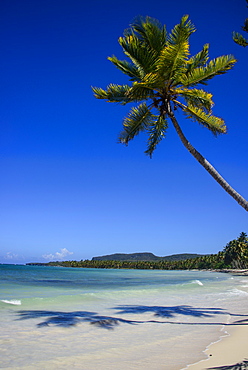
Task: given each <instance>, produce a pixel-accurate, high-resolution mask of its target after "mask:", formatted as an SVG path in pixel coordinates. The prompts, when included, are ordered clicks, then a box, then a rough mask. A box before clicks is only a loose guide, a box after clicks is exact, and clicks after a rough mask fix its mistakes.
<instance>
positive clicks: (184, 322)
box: [0, 265, 248, 370]
mask: <svg viewBox="0 0 248 370" xmlns="http://www.w3.org/2000/svg"><path fill="white" fill-rule="evenodd" d="M0 281H1V285H0V313H1V316H0V317H1V335H0V368H4V369H68V368H73V369H87V370H88V369H97V368H100V369H103V370H105V369H106V370H109V369H120V370H121V369H131V370H132V369H148V368H149V369H156V370H157V369H168V370H179V369H182V368H184V367H185V366H186V365H187V364H190V363H193V362H196V361H198V360H200V359H201V358H204V354H203V351H204V349H205V348H206V346H207V345H209V344H210V343H211V342H213V341H216V340H218V339H219V337H220V336H221V335H224V332H223V325H224V324H226V323H229V324H231V323H233V322H235V321H237V320H241V319H244V318H246V317H247V316H246V314H247V313H248V278H246V277H239V276H231V275H229V274H221V273H213V272H201V271H154V270H151V271H150V270H149V271H147V270H104V269H79V268H61V267H41V266H16V265H0Z"/></svg>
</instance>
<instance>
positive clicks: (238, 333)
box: [182, 324, 248, 370]
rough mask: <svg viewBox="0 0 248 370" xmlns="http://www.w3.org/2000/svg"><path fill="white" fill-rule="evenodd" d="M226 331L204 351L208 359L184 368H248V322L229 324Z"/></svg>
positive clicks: (196, 369)
mask: <svg viewBox="0 0 248 370" xmlns="http://www.w3.org/2000/svg"><path fill="white" fill-rule="evenodd" d="M224 333H226V335H224V336H222V337H221V338H220V340H219V341H218V342H215V343H211V344H210V345H209V346H208V347H207V348H206V350H205V351H203V352H204V354H205V355H206V356H207V358H206V359H203V360H200V361H198V362H197V363H194V364H190V365H187V366H186V367H185V368H184V369H182V370H207V369H213V370H214V369H216V370H217V369H219V370H221V369H223V370H224V369H225V370H232V369H234V368H235V369H241V368H242V369H246V368H247V369H248V348H247V337H248V324H243V325H242V324H241V325H230V326H229V325H227V326H225V328H224ZM242 365H243V367H242Z"/></svg>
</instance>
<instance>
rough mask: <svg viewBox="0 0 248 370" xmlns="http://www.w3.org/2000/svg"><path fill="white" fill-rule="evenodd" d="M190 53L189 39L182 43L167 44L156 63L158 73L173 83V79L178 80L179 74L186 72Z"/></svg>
mask: <svg viewBox="0 0 248 370" xmlns="http://www.w3.org/2000/svg"><path fill="white" fill-rule="evenodd" d="M188 55H189V43H188V41H184V42H183V43H181V44H175V45H172V44H171V45H168V46H166V47H165V48H164V50H163V51H162V52H161V54H160V57H159V59H158V61H157V63H156V73H158V75H159V76H160V77H162V79H163V80H164V81H167V82H168V83H171V80H174V81H175V82H177V81H178V80H179V76H181V75H183V74H185V72H186V60H187V58H188Z"/></svg>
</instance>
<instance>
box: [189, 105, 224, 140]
mask: <svg viewBox="0 0 248 370" xmlns="http://www.w3.org/2000/svg"><path fill="white" fill-rule="evenodd" d="M183 111H184V113H185V114H186V116H187V118H190V119H192V120H193V121H196V122H199V123H200V124H202V125H203V126H205V127H206V128H208V129H209V130H210V131H211V132H212V133H213V134H214V135H217V134H223V133H225V132H226V126H225V122H224V120H223V119H222V118H219V117H216V116H214V115H212V114H211V113H206V112H204V111H203V110H202V109H200V108H197V107H194V106H192V105H191V104H189V105H188V106H187V107H184V108H183Z"/></svg>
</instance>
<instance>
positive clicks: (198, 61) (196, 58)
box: [187, 44, 209, 72]
mask: <svg viewBox="0 0 248 370" xmlns="http://www.w3.org/2000/svg"><path fill="white" fill-rule="evenodd" d="M208 55H209V44H205V45H204V46H203V48H202V50H201V51H200V52H199V53H197V54H196V55H193V56H192V57H191V58H190V59H189V60H188V62H187V72H191V71H192V70H193V69H195V68H198V67H202V66H204V65H205V64H206V63H207V61H208V59H209V56H208Z"/></svg>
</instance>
